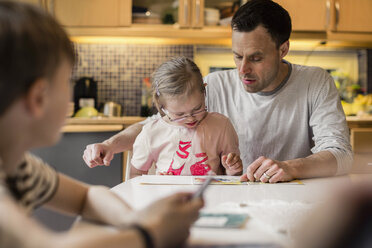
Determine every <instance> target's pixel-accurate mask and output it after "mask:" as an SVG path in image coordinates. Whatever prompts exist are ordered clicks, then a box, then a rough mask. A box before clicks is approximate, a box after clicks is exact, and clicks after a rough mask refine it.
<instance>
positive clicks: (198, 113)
mask: <svg viewBox="0 0 372 248" xmlns="http://www.w3.org/2000/svg"><path fill="white" fill-rule="evenodd" d="M161 110H163V112H164V113H165V115H166V116H167V117H168V119H169V120H170V121H172V122H183V121H184V120H186V119H187V118H189V117H197V116H200V115H202V114H204V113H205V112H207V111H208V109H207V107H205V108H204V109H202V110H198V111H196V112H194V113H191V114H189V115H184V116H182V117H179V118H174V119H172V118H170V117H169V111H167V110H165V109H163V108H162V109H161Z"/></svg>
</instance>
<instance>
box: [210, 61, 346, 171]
mask: <svg viewBox="0 0 372 248" xmlns="http://www.w3.org/2000/svg"><path fill="white" fill-rule="evenodd" d="M290 68H291V70H290V73H289V76H288V77H287V78H286V79H285V80H284V81H283V82H282V83H281V84H280V86H279V87H278V88H277V89H275V90H274V91H272V92H268V93H267V92H265V93H248V92H246V91H245V90H244V88H243V85H242V83H241V81H240V79H239V75H238V71H237V70H236V69H235V70H228V71H219V72H214V73H211V74H209V75H207V76H206V77H205V82H206V83H207V84H208V85H207V87H206V89H207V99H206V102H207V106H208V111H209V112H218V113H221V114H224V115H226V116H228V117H229V118H230V120H231V122H232V123H233V125H234V127H235V129H236V132H237V133H238V136H239V148H240V152H241V158H242V160H243V165H244V171H245V170H246V168H247V166H248V165H250V164H251V163H252V162H253V161H254V160H256V159H257V158H258V157H259V156H261V155H263V156H266V157H268V158H271V159H275V160H280V161H284V160H289V159H295V158H303V157H307V156H309V155H311V154H313V153H317V152H320V151H329V152H331V153H332V154H333V155H334V156H335V157H336V159H337V165H338V169H337V174H338V175H340V174H345V173H347V172H348V171H349V170H350V169H351V165H352V152H351V146H350V141H349V129H348V126H347V123H346V118H345V115H344V112H343V110H342V106H341V103H340V99H339V95H338V92H337V89H336V87H335V84H334V82H333V79H332V77H331V76H330V75H329V74H328V73H327V72H326V71H325V70H323V69H321V68H318V67H309V66H301V65H295V64H290Z"/></svg>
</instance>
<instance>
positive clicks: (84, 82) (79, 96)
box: [74, 77, 97, 113]
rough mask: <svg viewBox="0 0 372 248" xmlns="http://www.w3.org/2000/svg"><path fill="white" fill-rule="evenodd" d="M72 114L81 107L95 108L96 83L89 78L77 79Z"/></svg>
mask: <svg viewBox="0 0 372 248" xmlns="http://www.w3.org/2000/svg"><path fill="white" fill-rule="evenodd" d="M74 103H75V107H74V112H75V113H76V112H77V111H78V110H79V109H80V108H82V107H94V108H97V82H96V81H95V80H94V79H93V78H91V77H82V78H79V79H78V80H77V81H76V83H75V86H74Z"/></svg>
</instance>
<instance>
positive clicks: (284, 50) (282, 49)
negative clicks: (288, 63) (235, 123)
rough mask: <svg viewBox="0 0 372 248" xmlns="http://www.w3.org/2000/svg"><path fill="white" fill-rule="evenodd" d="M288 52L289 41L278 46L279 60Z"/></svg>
mask: <svg viewBox="0 0 372 248" xmlns="http://www.w3.org/2000/svg"><path fill="white" fill-rule="evenodd" d="M288 51H289V40H287V41H285V42H284V43H283V44H281V45H280V47H279V53H280V58H284V57H285V56H286V55H287V54H288Z"/></svg>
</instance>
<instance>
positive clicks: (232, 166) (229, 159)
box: [221, 153, 243, 176]
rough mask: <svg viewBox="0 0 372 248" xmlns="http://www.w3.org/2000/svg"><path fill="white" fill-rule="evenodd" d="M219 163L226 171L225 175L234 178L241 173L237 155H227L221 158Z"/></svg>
mask: <svg viewBox="0 0 372 248" xmlns="http://www.w3.org/2000/svg"><path fill="white" fill-rule="evenodd" d="M221 163H222V165H223V167H225V169H226V175H229V176H235V175H241V174H242V171H243V163H242V160H241V159H240V156H239V155H236V154H235V153H229V154H228V155H223V156H222V157H221Z"/></svg>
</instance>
